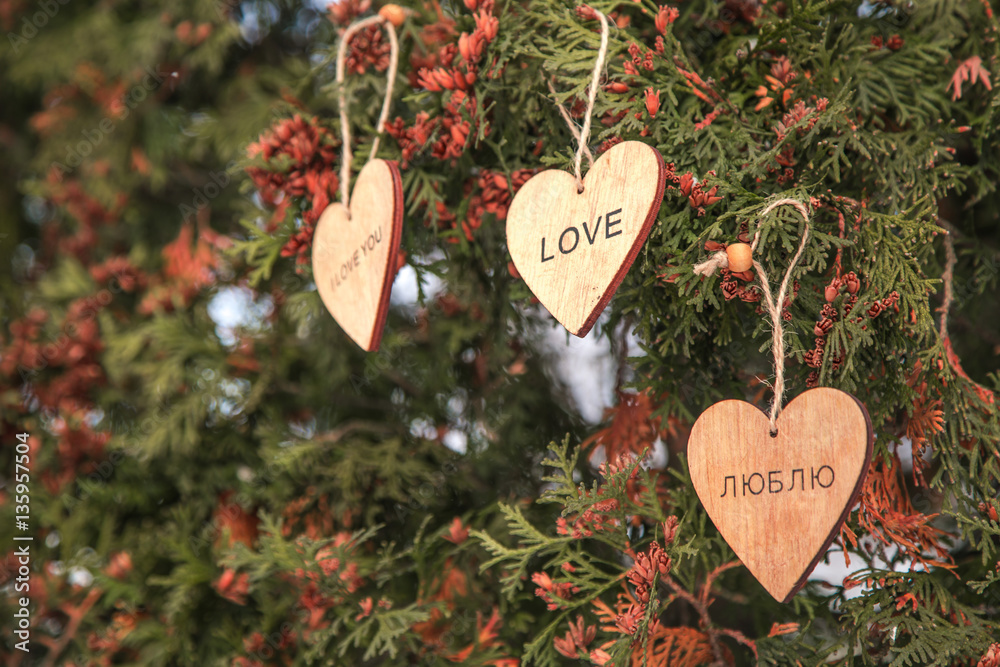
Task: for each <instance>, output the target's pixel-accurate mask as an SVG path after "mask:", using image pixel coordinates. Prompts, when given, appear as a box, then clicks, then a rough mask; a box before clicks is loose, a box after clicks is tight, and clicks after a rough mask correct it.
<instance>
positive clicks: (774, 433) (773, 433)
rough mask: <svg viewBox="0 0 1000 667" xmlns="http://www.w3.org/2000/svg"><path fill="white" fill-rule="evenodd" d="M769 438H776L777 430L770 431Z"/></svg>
mask: <svg viewBox="0 0 1000 667" xmlns="http://www.w3.org/2000/svg"><path fill="white" fill-rule="evenodd" d="M771 437H772V438H777V437H778V429H774V430H773V431H771Z"/></svg>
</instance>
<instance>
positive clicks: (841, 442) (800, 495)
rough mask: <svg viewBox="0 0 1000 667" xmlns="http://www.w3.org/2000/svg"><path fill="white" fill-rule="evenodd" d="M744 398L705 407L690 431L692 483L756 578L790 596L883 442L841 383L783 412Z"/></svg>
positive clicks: (837, 526) (773, 590)
mask: <svg viewBox="0 0 1000 667" xmlns="http://www.w3.org/2000/svg"><path fill="white" fill-rule="evenodd" d="M777 425H778V434H777V435H776V436H775V437H771V434H770V423H769V421H768V418H767V415H765V414H764V413H763V412H761V411H760V410H759V409H757V408H756V407H754V406H753V405H750V404H749V403H745V402H743V401H735V400H730V401H722V402H720V403H716V404H715V405H713V406H712V407H710V408H709V409H707V410H705V412H703V413H702V415H701V416H700V417H698V420H697V421H696V422H695V423H694V426H693V427H692V429H691V437H690V439H689V440H688V465H689V467H690V471H691V481H692V482H693V483H694V488H695V491H696V492H697V493H698V498H700V499H701V503H702V505H704V507H705V510H706V511H707V512H708V515H709V516H710V517H711V518H712V521H713V522H714V523H715V527H716V528H718V529H719V532H720V533H721V534H722V537H723V538H724V539H725V540H726V542H728V543H729V546H730V547H732V549H733V551H735V552H736V555H737V556H739V558H740V560H741V561H743V564H744V565H746V567H747V569H748V570H750V573H751V574H753V576H754V577H756V578H757V581H759V582H760V583H761V585H763V586H764V588H765V589H767V592H768V593H770V594H771V595H772V596H773V597H774V598H775V599H776V600H778V601H780V602H788V601H789V600H791V599H792V597H793V596H794V595H795V593H796V592H797V591H798V590H799V589H801V588H802V587H803V586H804V585H805V583H806V578H807V577H808V576H809V574H810V573H811V572H812V569H813V567H815V565H816V563H817V562H819V560H820V559H821V558H822V557H823V556H824V554H826V550H827V547H829V546H830V543H831V542H832V541H833V539H834V537H835V536H836V535H837V531H838V530H840V526H841V525H842V524H843V522H844V520H845V519H846V518H847V515H848V513H849V512H850V510H851V507H852V506H853V505H854V503H855V501H856V500H857V497H858V495H859V494H860V492H861V487H862V485H863V484H864V479H865V475H866V474H867V472H868V464H869V463H870V461H871V457H872V445H873V444H874V442H875V438H874V434H873V432H872V425H871V420H870V419H869V418H868V412H867V411H866V410H865V407H864V406H863V405H862V404H861V402H860V401H858V399H856V398H854V397H853V396H851V395H850V394H848V393H846V392H843V391H840V390H838V389H831V388H828V387H820V388H817V389H811V390H809V391H807V392H805V393H803V394H801V395H800V396H798V397H797V398H795V400H793V401H792V402H791V403H789V404H788V405H787V406H785V409H784V410H783V411H782V412H781V414H779V415H778V419H777Z"/></svg>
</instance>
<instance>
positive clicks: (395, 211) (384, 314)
mask: <svg viewBox="0 0 1000 667" xmlns="http://www.w3.org/2000/svg"><path fill="white" fill-rule="evenodd" d="M382 162H385V164H386V166H387V167H389V174H390V175H391V176H392V238H390V239H389V254H388V257H387V258H386V264H385V274H384V277H383V278H382V292H381V294H380V295H379V301H378V312H377V313H376V315H375V325H374V326H373V327H372V335H371V338H370V339H369V340H368V347H367V348H365V349H366V351H367V352H378V348H379V345H381V343H382V330H383V329H385V321H386V319H387V318H388V316H389V297H390V296H391V295H392V284H393V283H394V282H395V280H396V274H397V273H399V270H398V269H395V267H396V264H397V262H398V258H399V244H400V241H402V239H403V179H402V177H401V176H400V174H399V166H398V165H397V164H396V162H395V161H393V160H382Z"/></svg>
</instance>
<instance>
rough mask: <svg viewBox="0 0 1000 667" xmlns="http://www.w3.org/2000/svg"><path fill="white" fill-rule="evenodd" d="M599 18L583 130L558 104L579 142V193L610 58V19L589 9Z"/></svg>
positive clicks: (550, 88)
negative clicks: (599, 92) (597, 45)
mask: <svg viewBox="0 0 1000 667" xmlns="http://www.w3.org/2000/svg"><path fill="white" fill-rule="evenodd" d="M587 9H589V10H590V11H591V12H593V14H594V15H595V16H596V17H597V19H598V20H599V21H600V22H601V48H600V50H598V52H597V60H596V61H595V62H594V73H593V75H591V77H590V90H589V92H588V93H587V111H586V114H585V116H584V119H583V128H582V129H580V131H579V132H578V131H577V129H576V125H575V124H574V123H573V119H572V118H570V115H569V113H567V111H566V109H564V108H563V106H562V105H561V104H558V103H557V104H556V106H558V107H559V113H561V114H562V117H563V118H564V119H565V120H566V124H567V125H568V126H569V131H570V133H571V134H572V135H573V137H574V138H575V139H576V141H577V147H576V164H575V165H574V170H575V171H576V190H577V192H583V174H582V173H581V172H580V167H581V166H582V164H583V154H584V153H586V154H587V158H588V159H589V160H590V163H591V164H593V162H594V156H593V154H592V153H591V152H590V148H589V147H588V146H587V144H589V143H590V123H591V119H592V117H593V115H594V104H596V103H597V87H598V84H599V83H600V80H601V71H602V70H603V69H604V60H605V59H606V58H607V57H608V33H609V30H610V29H609V28H608V19H607V17H606V16H604V14H602V13H601V12H599V11H597V10H596V9H593V8H589V7H588V8H587ZM549 90H551V91H552V94H553V95H555V94H556V91H555V88H553V87H552V84H551V83H549Z"/></svg>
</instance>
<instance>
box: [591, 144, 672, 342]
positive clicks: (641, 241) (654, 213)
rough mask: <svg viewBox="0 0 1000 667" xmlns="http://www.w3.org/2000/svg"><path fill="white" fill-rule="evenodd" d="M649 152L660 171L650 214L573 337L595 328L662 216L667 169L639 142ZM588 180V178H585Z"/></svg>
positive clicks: (660, 160)
mask: <svg viewBox="0 0 1000 667" xmlns="http://www.w3.org/2000/svg"><path fill="white" fill-rule="evenodd" d="M636 143H640V144H642V145H643V146H645V147H646V148H648V149H649V150H651V151H653V154H654V155H656V167H657V171H658V176H659V178H658V179H657V182H656V198H655V199H654V201H653V203H652V204H651V205H650V207H649V213H647V214H646V220H645V222H643V223H642V231H640V232H639V235H638V236H636V237H635V242H634V243H633V244H632V247H631V248H630V249H629V251H628V256H626V257H625V261H624V262H622V265H621V266H620V267H619V268H618V271H617V272H616V273H615V277H614V278H613V279H612V280H611V284H609V285H608V288H607V289H606V290H604V294H603V295H602V296H601V300H600V301H599V302H598V303H597V306H595V307H594V310H593V311H592V312H591V313H590V315H588V316H587V320H586V321H585V322H584V323H583V326H582V327H580V329H579V330H578V331H573V332H572V333H573V335H574V336H576V337H578V338H583V337H584V336H586V335H587V334H588V333H590V330H591V329H592V328H593V326H594V323H595V322H597V318H598V317H600V315H601V313H603V312H604V309H605V308H606V307H607V305H608V302H609V301H611V297H612V296H614V294H615V292H616V291H618V286H619V285H621V284H622V281H623V280H625V276H626V275H628V272H629V269H631V268H632V264H633V263H634V262H635V258H636V257H638V255H639V251H640V250H642V246H644V245H645V244H646V239H647V238H649V232H650V231H651V230H652V229H653V223H654V222H656V218H657V217H658V216H659V215H660V206H661V205H662V204H663V190H664V188H665V186H666V184H667V169H666V167H665V166H664V164H663V156H662V155H660V151H658V150H657V149H655V148H653V147H652V146H650V145H649V144H646V143H643V142H641V141H637V142H636ZM584 180H586V178H584Z"/></svg>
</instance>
